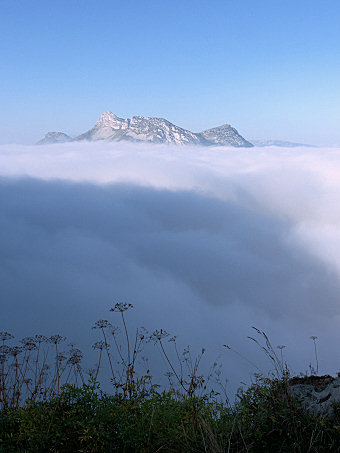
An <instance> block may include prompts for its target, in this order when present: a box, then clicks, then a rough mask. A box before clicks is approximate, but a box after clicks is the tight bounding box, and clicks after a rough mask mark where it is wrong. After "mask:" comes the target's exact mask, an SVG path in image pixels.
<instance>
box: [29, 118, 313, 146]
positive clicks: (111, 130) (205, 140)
mask: <svg viewBox="0 0 340 453" xmlns="http://www.w3.org/2000/svg"><path fill="white" fill-rule="evenodd" d="M84 140H86V141H89V142H93V141H98V140H104V141H109V142H110V141H129V142H134V143H136V142H144V143H145V142H146V143H165V144H174V145H202V146H234V147H237V148H240V147H247V148H250V147H253V146H260V147H265V146H279V147H285V148H294V147H298V146H310V147H312V146H313V145H305V144H302V143H294V142H288V141H283V140H251V141H248V140H246V139H245V138H243V137H242V135H240V134H239V133H238V131H237V130H236V129H235V128H233V127H232V126H230V124H223V125H222V126H218V127H214V128H212V129H207V130H205V131H202V132H197V133H196V132H191V131H188V130H187V129H183V128H181V127H179V126H176V125H175V124H172V123H170V121H167V120H166V119H164V118H152V117H148V116H146V117H145V116H133V117H132V118H127V119H124V118H119V117H118V116H116V115H114V114H113V113H112V112H109V111H108V112H104V113H103V114H102V115H101V116H100V118H99V120H98V121H97V122H96V124H95V125H94V126H93V127H92V128H91V129H90V130H88V131H87V132H84V133H83V134H81V135H79V136H78V137H70V136H69V135H67V134H65V133H64V132H48V133H47V134H46V135H45V137H44V138H43V139H41V140H39V142H38V143H37V144H38V145H46V144H53V143H65V142H79V141H84Z"/></svg>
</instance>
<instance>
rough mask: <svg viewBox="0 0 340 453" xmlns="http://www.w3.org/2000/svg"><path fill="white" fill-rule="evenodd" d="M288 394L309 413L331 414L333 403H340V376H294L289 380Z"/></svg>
mask: <svg viewBox="0 0 340 453" xmlns="http://www.w3.org/2000/svg"><path fill="white" fill-rule="evenodd" d="M288 394H289V395H291V396H293V397H295V398H296V399H297V400H298V401H299V403H300V404H301V406H302V407H303V408H304V409H305V410H307V411H308V412H309V413H311V414H318V415H327V416H331V415H332V414H333V404H334V403H340V376H338V377H336V378H334V377H332V376H329V375H325V376H308V377H294V378H292V379H291V380H290V381H289V386H288Z"/></svg>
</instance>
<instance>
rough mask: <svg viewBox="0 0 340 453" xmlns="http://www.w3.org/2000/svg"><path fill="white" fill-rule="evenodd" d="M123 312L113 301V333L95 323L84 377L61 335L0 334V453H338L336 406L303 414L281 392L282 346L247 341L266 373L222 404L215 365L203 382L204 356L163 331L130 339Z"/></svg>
mask: <svg viewBox="0 0 340 453" xmlns="http://www.w3.org/2000/svg"><path fill="white" fill-rule="evenodd" d="M130 308H132V307H131V306H130V305H128V304H124V303H118V304H116V305H115V306H114V307H113V309H112V311H113V312H114V313H116V315H117V316H118V317H119V319H120V322H121V330H119V329H118V328H117V327H113V326H112V325H111V323H110V322H109V321H108V320H100V321H97V322H96V323H95V325H94V328H95V329H96V330H98V331H99V333H100V335H101V336H102V339H101V340H99V341H97V342H96V343H95V345H94V348H95V349H96V350H97V352H98V360H97V364H96V366H95V367H94V368H93V369H92V370H91V371H90V372H89V375H90V376H89V377H86V376H85V373H84V371H83V369H82V367H81V361H82V353H81V352H80V351H79V350H78V349H76V348H75V347H72V346H71V347H70V348H69V350H68V351H67V352H66V353H64V352H62V344H63V343H64V338H63V337H61V336H60V335H53V336H52V337H50V338H46V337H43V336H41V335H37V336H35V337H32V338H25V339H23V341H22V342H21V343H20V345H13V342H14V339H13V337H12V336H11V335H10V334H9V333H7V332H1V335H0V339H1V342H2V345H1V347H0V371H1V373H0V403H1V410H0V451H1V452H6V453H11V452H68V453H69V452H93V453H96V452H141V453H156V452H183V453H184V452H211V453H213V452H216V453H219V452H261V453H262V452H275V453H276V452H282V453H284V452H285V453H290V452H301V453H302V452H315V453H316V452H326V451H327V452H337V451H340V408H339V407H335V410H334V412H333V414H332V416H331V417H326V416H320V415H319V416H315V415H311V414H308V413H307V412H306V411H304V410H303V409H302V408H301V406H300V405H299V403H298V402H297V401H296V400H294V399H293V398H292V397H291V396H290V395H289V392H288V391H287V389H288V387H289V383H290V380H291V378H290V376H289V371H288V368H287V365H286V363H285V361H284V356H283V346H280V347H278V351H279V352H278V353H277V352H276V351H275V349H274V348H273V347H272V345H271V344H270V341H269V339H268V337H267V336H266V335H265V333H264V332H262V331H260V330H258V329H255V335H254V337H251V340H252V341H254V342H256V343H257V344H258V346H259V347H260V348H262V349H263V351H264V352H265V353H266V354H267V355H268V357H269V358H270V360H271V361H272V363H273V369H274V374H273V376H272V378H264V377H262V376H261V375H260V374H258V375H256V380H255V382H254V383H253V385H251V386H250V387H249V388H248V389H247V390H246V391H241V392H240V393H239V394H238V397H237V401H236V402H235V404H233V405H230V404H229V401H228V399H227V398H226V396H224V395H223V392H222V393H221V391H219V392H216V391H214V390H213V389H212V388H213V385H212V384H213V383H215V384H217V385H218V384H221V383H220V382H219V378H218V373H217V374H216V375H214V370H216V369H215V365H214V366H213V367H212V370H211V372H210V373H209V374H208V376H202V375H200V373H199V368H200V363H201V359H202V357H203V355H204V352H205V351H204V349H203V350H202V351H201V352H200V354H199V355H198V356H197V357H192V355H191V352H190V349H185V350H184V351H183V352H181V353H180V352H179V351H178V349H177V345H176V339H175V338H174V337H172V338H170V337H169V335H168V334H167V332H165V331H163V330H160V331H155V332H153V333H148V332H147V331H146V330H145V329H138V330H137V331H136V332H135V333H134V335H133V336H131V335H130V334H129V330H128V326H127V322H126V311H127V310H129V309H130ZM312 339H313V342H314V349H315V356H316V362H317V349H316V342H315V340H316V338H312ZM147 342H151V343H153V344H154V345H155V346H156V348H158V350H159V352H160V353H161V355H162V357H163V359H164V362H165V363H166V364H167V367H168V370H169V371H168V375H167V377H168V386H167V387H166V388H164V387H160V386H159V385H157V384H156V383H155V382H153V379H152V376H151V374H150V371H149V369H148V365H147V360H146V359H145V358H142V357H141V353H142V350H143V346H144V345H145V343H147ZM140 363H142V364H144V365H145V368H144V372H141V369H142V368H140ZM104 367H105V368H106V369H107V370H109V373H110V376H111V383H112V391H111V392H110V394H108V393H105V392H103V391H102V390H101V388H100V384H99V380H100V376H101V371H102V369H103V368H104ZM311 373H314V374H315V370H314V368H312V367H311ZM214 376H215V380H214ZM219 388H220V387H219Z"/></svg>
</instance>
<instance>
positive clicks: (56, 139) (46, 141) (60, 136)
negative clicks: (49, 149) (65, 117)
mask: <svg viewBox="0 0 340 453" xmlns="http://www.w3.org/2000/svg"><path fill="white" fill-rule="evenodd" d="M70 141H72V137H70V136H69V135H67V134H64V132H47V134H46V135H45V137H44V138H42V139H41V140H39V141H38V143H37V145H51V144H53V143H65V142H70Z"/></svg>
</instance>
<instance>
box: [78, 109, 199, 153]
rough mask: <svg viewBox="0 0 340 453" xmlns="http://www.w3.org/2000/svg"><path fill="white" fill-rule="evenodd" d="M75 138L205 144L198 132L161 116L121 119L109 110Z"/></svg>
mask: <svg viewBox="0 0 340 453" xmlns="http://www.w3.org/2000/svg"><path fill="white" fill-rule="evenodd" d="M75 140H90V141H93V140H109V141H111V140H128V141H132V142H151V143H171V144H176V145H184V144H195V145H205V144H207V143H206V141H205V139H204V138H203V137H201V136H200V135H199V134H194V133H193V132H190V131H187V130H185V129H182V128H181V127H178V126H175V125H174V124H172V123H170V122H169V121H167V120H165V119H163V118H150V117H144V116H133V117H132V118H127V119H123V118H119V117H118V116H116V115H114V114H113V113H111V112H105V113H103V114H102V115H101V117H100V118H99V120H98V121H97V122H96V124H95V125H94V126H93V128H92V129H90V130H89V131H87V132H85V133H84V134H82V135H80V136H79V137H76V138H75Z"/></svg>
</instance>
